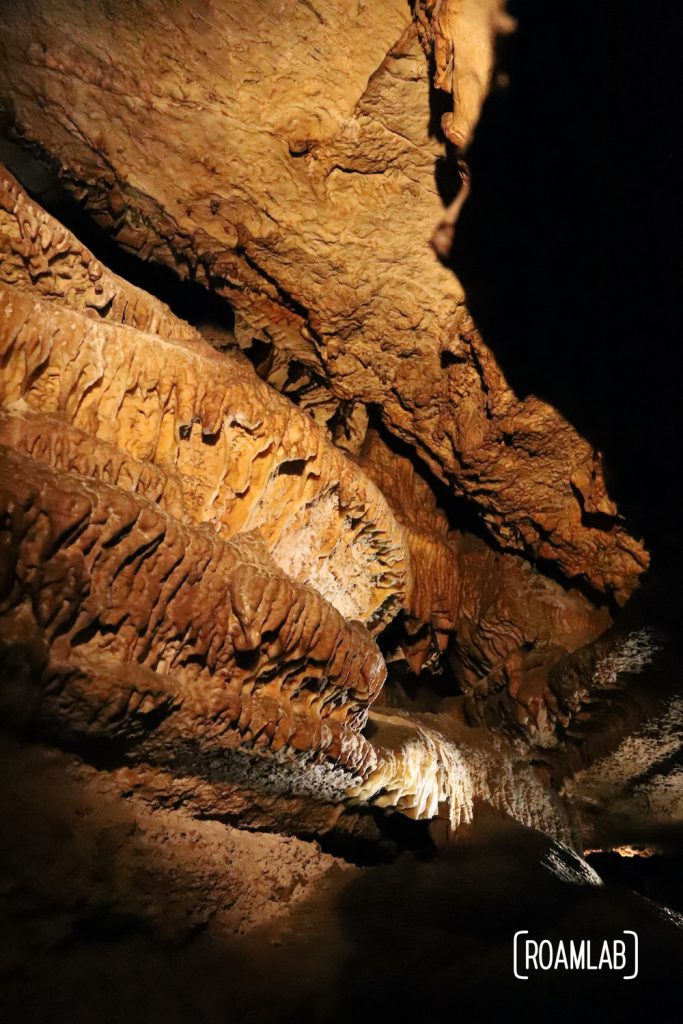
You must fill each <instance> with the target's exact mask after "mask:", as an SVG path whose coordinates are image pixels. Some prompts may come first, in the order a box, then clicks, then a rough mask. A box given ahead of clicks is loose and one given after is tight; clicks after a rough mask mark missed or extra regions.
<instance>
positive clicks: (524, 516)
mask: <svg viewBox="0 0 683 1024" xmlns="http://www.w3.org/2000/svg"><path fill="white" fill-rule="evenodd" d="M416 10H417V14H418V22H419V24H420V27H421V35H422V39H423V41H424V42H425V44H426V45H427V46H429V45H431V43H433V46H434V52H435V56H436V65H437V84H438V85H439V87H444V86H445V87H446V88H447V89H448V90H450V91H451V92H452V93H453V96H454V101H455V113H454V114H453V115H449V117H448V118H447V119H446V122H445V125H444V127H445V129H446V131H447V133H449V134H450V135H451V137H452V138H455V139H456V140H458V142H459V143H463V142H464V141H465V140H466V139H467V138H468V137H469V134H470V133H471V129H472V125H473V123H474V120H475V119H476V113H477V111H478V107H479V104H480V102H481V98H482V96H483V92H484V90H485V88H486V85H487V83H488V79H489V77H490V68H491V66H492V63H491V61H492V58H491V55H490V54H491V44H492V39H493V36H494V34H495V31H496V28H497V27H500V26H501V19H502V14H501V10H500V4H498V3H494V2H490V3H489V2H487V3H483V2H482V3H477V2H475V0H462V2H456V0H449V2H448V3H442V4H436V5H434V4H432V3H431V2H428V0H425V2H424V3H419V4H417V5H416ZM275 20H277V25H278V38H279V44H278V47H277V57H276V59H275V61H273V54H272V46H271V40H272V25H273V24H274V22H275ZM503 27H504V26H503ZM162 38H163V46H160V45H159V40H160V39H162ZM430 40H431V43H430ZM470 51H471V52H470ZM0 55H1V57H2V59H1V60H0V99H1V100H2V101H3V103H4V106H5V107H6V110H7V115H8V117H9V118H10V120H11V122H12V124H13V125H14V130H15V132H16V135H17V137H18V138H20V139H24V140H27V141H29V142H31V143H33V144H37V145H38V146H39V147H42V149H43V151H45V152H47V153H49V154H50V155H51V156H52V157H53V158H54V160H55V161H56V163H57V165H58V166H59V169H60V171H61V174H62V177H63V180H64V182H65V183H66V184H67V185H68V186H69V187H71V188H72V189H73V191H74V193H75V195H76V196H77V197H79V198H80V199H82V200H83V201H84V202H85V203H86V204H87V205H88V207H89V209H90V210H91V211H92V212H93V215H94V216H96V218H97V219H98V221H99V222H100V223H102V224H104V225H105V226H107V227H108V228H109V229H110V230H111V231H112V232H113V234H114V236H115V237H116V238H117V240H118V241H119V242H120V244H121V245H123V246H125V247H127V248H128V249H130V250H133V251H135V252H137V253H138V254H139V255H141V256H142V257H143V258H149V259H155V260H158V261H160V262H163V263H167V264H169V265H170V266H172V267H174V268H175V269H176V270H177V271H178V272H179V273H180V274H182V275H185V276H189V277H191V278H192V279H194V280H198V281H202V282H204V283H205V284H206V285H207V286H208V287H210V288H211V289H213V290H214V291H215V292H217V293H218V294H220V295H223V296H225V297H226V298H227V299H229V301H230V303H231V304H232V305H233V307H234V309H235V311H236V315H237V323H236V333H237V336H238V338H239V339H241V342H242V343H243V344H244V345H245V347H248V346H249V345H250V344H251V342H252V341H253V339H261V340H265V341H266V342H267V344H269V345H272V346H274V348H275V349H276V350H278V351H279V352H280V353H282V354H283V357H284V359H285V361H288V362H290V363H291V362H295V363H297V364H300V365H301V366H303V367H304V368H305V371H306V374H308V375H309V379H310V380H314V379H315V380H319V381H321V382H322V384H321V385H320V386H323V388H324V389H325V388H327V389H329V393H330V394H332V395H333V396H334V398H335V399H336V401H337V403H338V404H339V406H340V407H344V408H349V407H353V409H354V410H356V409H357V408H358V407H359V404H360V405H365V406H367V405H374V406H377V407H378V408H379V410H380V413H381V416H382V418H383V421H384V423H385V425H386V426H387V427H388V428H389V429H390V430H391V431H393V432H394V433H395V434H396V435H398V436H399V437H400V438H401V439H403V440H404V441H407V442H408V443H410V444H411V445H413V446H414V448H415V450H416V451H417V452H418V454H419V455H420V457H421V458H422V459H424V461H425V462H426V463H427V464H428V466H429V467H430V469H431V470H432V471H433V472H434V473H435V474H437V475H438V476H439V477H440V478H441V479H442V480H443V481H445V482H446V483H447V484H448V485H449V486H450V487H451V489H452V490H453V492H454V493H456V494H458V495H461V496H464V497H465V498H467V500H468V501H469V502H470V503H471V504H472V506H473V508H474V509H475V510H476V512H477V513H478V514H479V515H480V517H481V520H482V523H483V524H484V525H485V526H486V528H487V529H488V530H489V531H490V532H491V534H492V536H493V537H494V538H495V540H496V541H497V543H498V544H499V545H500V546H501V547H502V548H503V549H505V550H508V551H510V552H514V553H517V554H520V555H522V556H524V557H526V558H529V559H531V560H535V561H538V562H540V563H541V564H542V563H543V562H550V563H552V564H554V566H555V567H556V570H557V571H558V572H560V573H561V574H562V575H563V576H564V577H566V578H567V579H569V580H572V581H574V580H575V581H577V582H580V583H583V584H585V585H586V586H588V587H590V588H592V589H593V590H594V591H597V592H599V593H602V594H605V595H607V596H609V597H613V598H614V599H615V600H616V601H618V602H623V601H625V600H626V598H627V597H628V596H629V594H630V593H631V592H632V591H633V589H634V587H635V585H636V583H637V580H638V577H639V575H640V574H641V573H642V572H643V570H644V569H645V568H646V566H647V555H646V553H645V552H644V550H643V547H642V545H641V544H640V543H639V542H638V541H637V540H635V539H634V538H633V537H631V536H630V535H629V533H628V532H627V530H626V528H625V526H624V524H623V523H622V521H621V520H620V518H619V515H618V512H617V509H616V507H615V505H614V503H613V502H612V501H611V499H610V498H609V495H608V493H607V490H606V486H605V481H604V476H603V471H602V464H601V456H600V454H599V453H598V452H596V451H594V450H593V448H592V446H591V445H590V444H589V443H588V442H586V441H584V440H583V439H582V438H580V437H579V436H578V435H577V434H576V432H575V431H574V430H573V428H572V427H571V426H570V424H568V423H567V422H566V420H565V419H564V418H563V417H562V416H561V415H559V414H558V413H557V412H556V411H555V410H554V409H552V408H551V407H550V406H548V405H547V404H546V403H544V402H542V401H540V400H539V399H537V398H535V397H534V396H529V397H528V398H525V399H523V400H521V399H519V398H518V397H517V396H516V395H515V394H514V393H513V392H512V390H511V389H510V387H509V386H508V384H507V383H506V381H505V379H504V377H503V375H502V373H501V371H500V369H499V368H498V366H497V365H496V362H495V359H494V357H493V355H492V353H491V352H490V351H489V349H488V348H487V347H486V345H485V343H484V342H483V341H482V339H481V337H480V336H479V334H478V333H477V331H476V329H475V327H474V325H473V323H472V321H471V318H470V317H469V315H468V313H467V310H466V308H465V306H464V304H463V294H462V289H461V287H460V285H459V283H458V282H457V281H456V280H455V278H454V277H453V275H452V273H451V272H450V270H448V269H447V268H446V267H445V266H443V265H442V264H441V263H440V262H439V260H438V259H437V256H436V254H435V253H434V251H433V249H432V247H431V244H430V240H431V237H432V234H433V231H434V228H435V227H436V226H437V225H438V224H439V223H440V221H441V220H442V219H443V216H444V206H443V202H442V199H441V197H440V195H439V192H438V189H437V186H436V182H435V165H436V164H437V163H439V162H440V165H442V164H443V159H444V150H443V143H442V141H441V140H440V138H439V137H438V130H437V131H436V132H435V131H434V125H433V116H432V113H433V112H432V107H431V106H430V102H431V101H430V72H429V66H428V61H427V59H426V58H425V54H424V52H423V50H422V48H421V46H420V41H419V39H418V33H417V28H416V25H415V23H414V22H413V21H412V20H411V12H410V10H409V8H408V6H407V5H406V4H399V3H398V2H387V3H386V4H383V5H381V7H379V6H378V5H375V4H367V5H364V6H360V7H358V8H357V9H354V10H352V11H350V10H348V9H347V6H346V5H344V4H338V3H336V2H332V0H320V2H318V3H317V5H316V7H315V8H314V9H313V8H312V7H311V6H310V5H302V4H299V3H296V2H294V0H287V2H286V3H285V4H284V6H283V5H282V4H281V3H278V4H277V5H276V4H274V3H271V2H268V3H264V4H261V5H259V7H258V10H257V11H254V10H253V9H252V8H251V7H247V6H246V5H244V4H242V3H238V2H237V0H221V2H220V3H217V4H215V5H213V6H212V7H211V10H210V11H208V12H203V13H201V14H200V13H199V12H198V11H197V9H196V6H195V5H194V4H192V3H189V2H187V0H185V2H181V3H179V4H176V5H174V6H173V8H172V9H169V10H166V11H164V12H163V13H161V12H159V11H158V10H157V9H156V8H155V11H154V16H152V13H151V9H150V8H149V6H148V5H145V4H135V5H133V4H125V5H123V6H121V7H118V8H117V11H116V12H115V14H113V15H112V14H111V13H110V11H109V8H108V6H107V5H105V4H100V3H94V4H93V3H87V4H86V3H82V2H81V3H71V2H70V3H64V2H54V0H50V2H49V3H48V2H47V0H22V2H19V3H16V4H14V5H12V8H11V10H9V11H8V12H7V15H6V18H5V25H4V29H3V39H2V42H0ZM140 139H144V140H145V141H144V145H143V144H138V142H136V140H140ZM548 343H549V344H552V339H549V340H548ZM311 374H312V375H313V376H311ZM325 415H326V414H325ZM354 417H355V418H354V423H355V424H356V426H355V427H354V428H353V429H354V430H357V429H360V430H361V431H362V420H363V416H362V414H361V413H359V412H356V411H354ZM330 418H331V419H333V418H334V417H330Z"/></svg>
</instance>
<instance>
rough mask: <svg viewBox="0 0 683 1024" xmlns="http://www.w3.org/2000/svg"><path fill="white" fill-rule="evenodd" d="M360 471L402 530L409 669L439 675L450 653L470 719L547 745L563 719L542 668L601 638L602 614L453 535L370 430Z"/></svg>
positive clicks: (423, 486) (412, 472)
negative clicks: (408, 566)
mask: <svg viewBox="0 0 683 1024" xmlns="http://www.w3.org/2000/svg"><path fill="white" fill-rule="evenodd" d="M358 462H359V464H360V465H361V466H362V467H363V469H364V470H365V471H366V472H367V473H368V475H369V476H371V477H372V479H374V480H375V482H376V483H377V485H378V486H379V487H380V489H381V491H382V493H383V494H384V495H385V497H386V498H387V500H388V502H389V504H390V505H391V507H392V509H393V511H394V513H395V514H396V517H397V519H398V520H399V522H400V523H401V524H402V526H403V529H404V530H405V534H406V546H407V548H408V550H409V551H410V554H411V560H412V563H413V566H414V572H413V576H412V581H411V584H410V587H409V590H408V593H407V595H406V599H405V605H404V607H405V617H404V621H403V631H402V633H401V634H399V635H398V645H399V647H400V648H401V649H402V651H403V654H404V656H405V658H406V660H407V662H408V664H409V666H410V667H411V669H412V670H413V671H415V672H419V671H420V670H422V669H423V668H424V667H425V666H429V665H431V667H432V668H434V669H436V670H437V671H439V670H440V669H441V668H442V667H443V659H442V658H441V657H440V655H443V653H444V651H445V650H446V648H447V647H448V646H449V644H450V649H449V661H450V672H451V673H452V674H454V675H455V678H456V679H457V681H458V683H459V685H460V687H461V689H462V691H463V692H464V693H466V694H467V695H468V698H470V702H471V708H472V710H473V712H474V713H475V714H476V716H477V717H479V716H482V717H484V718H485V719H487V720H489V721H500V720H501V719H505V718H508V719H511V720H512V721H513V722H516V723H517V725H518V726H519V727H521V730H522V732H523V733H526V734H531V735H533V736H534V738H535V739H536V740H537V741H538V740H541V741H544V742H550V743H552V742H553V741H554V730H555V726H556V724H557V723H558V722H561V721H563V720H566V716H564V715H563V713H562V711H561V710H560V708H559V706H558V703H557V701H556V699H555V697H554V695H553V692H552V689H551V687H550V686H549V672H550V669H551V667H552V666H553V664H554V663H555V662H556V661H557V660H558V659H559V658H561V657H562V656H563V655H564V654H566V653H568V652H571V651H575V650H576V649H577V648H579V647H582V646H583V645H585V644H588V643H590V642H591V641H593V640H595V639H596V638H597V637H598V636H600V635H601V634H602V633H603V632H604V631H605V630H606V629H607V628H608V627H609V625H610V622H611V619H610V615H609V613H608V611H607V610H606V609H605V608H599V607H596V606H595V605H593V604H592V603H591V602H590V601H589V600H588V599H587V598H586V597H584V595H583V594H581V593H580V592H579V591H578V590H575V589H567V588H565V587H563V586H562V585H561V584H560V583H558V582H556V581H554V580H552V579H550V578H548V577H547V576H543V575H542V574H541V573H538V572H536V571H535V570H534V568H533V566H531V565H530V564H529V563H528V562H527V561H525V560H524V559H522V558H520V557H519V556H516V555H511V554H508V553H504V552H500V551H496V550H494V549H493V548H492V547H491V546H490V545H489V544H487V543H486V542H485V541H484V540H482V539H481V538H480V537H477V536H475V535H473V534H471V533H466V532H462V531H461V530H454V529H452V528H451V527H450V525H449V521H448V518H447V516H446V515H445V513H444V512H443V510H442V509H440V508H439V506H438V504H437V500H436V497H435V494H434V492H433V490H432V489H431V488H430V487H429V484H428V483H427V481H426V480H425V479H424V478H423V477H422V476H421V475H420V474H419V473H418V472H416V469H415V465H414V463H413V462H412V461H411V459H410V458H408V457H407V455H405V454H401V453H399V452H397V451H395V450H392V448H391V446H390V445H388V444H387V443H386V441H385V440H383V439H382V437H381V436H380V435H379V434H378V433H377V432H376V431H374V430H370V431H368V434H367V436H366V439H365V443H364V446H363V449H362V451H361V453H360V455H359V457H358ZM449 675H450V673H449Z"/></svg>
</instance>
